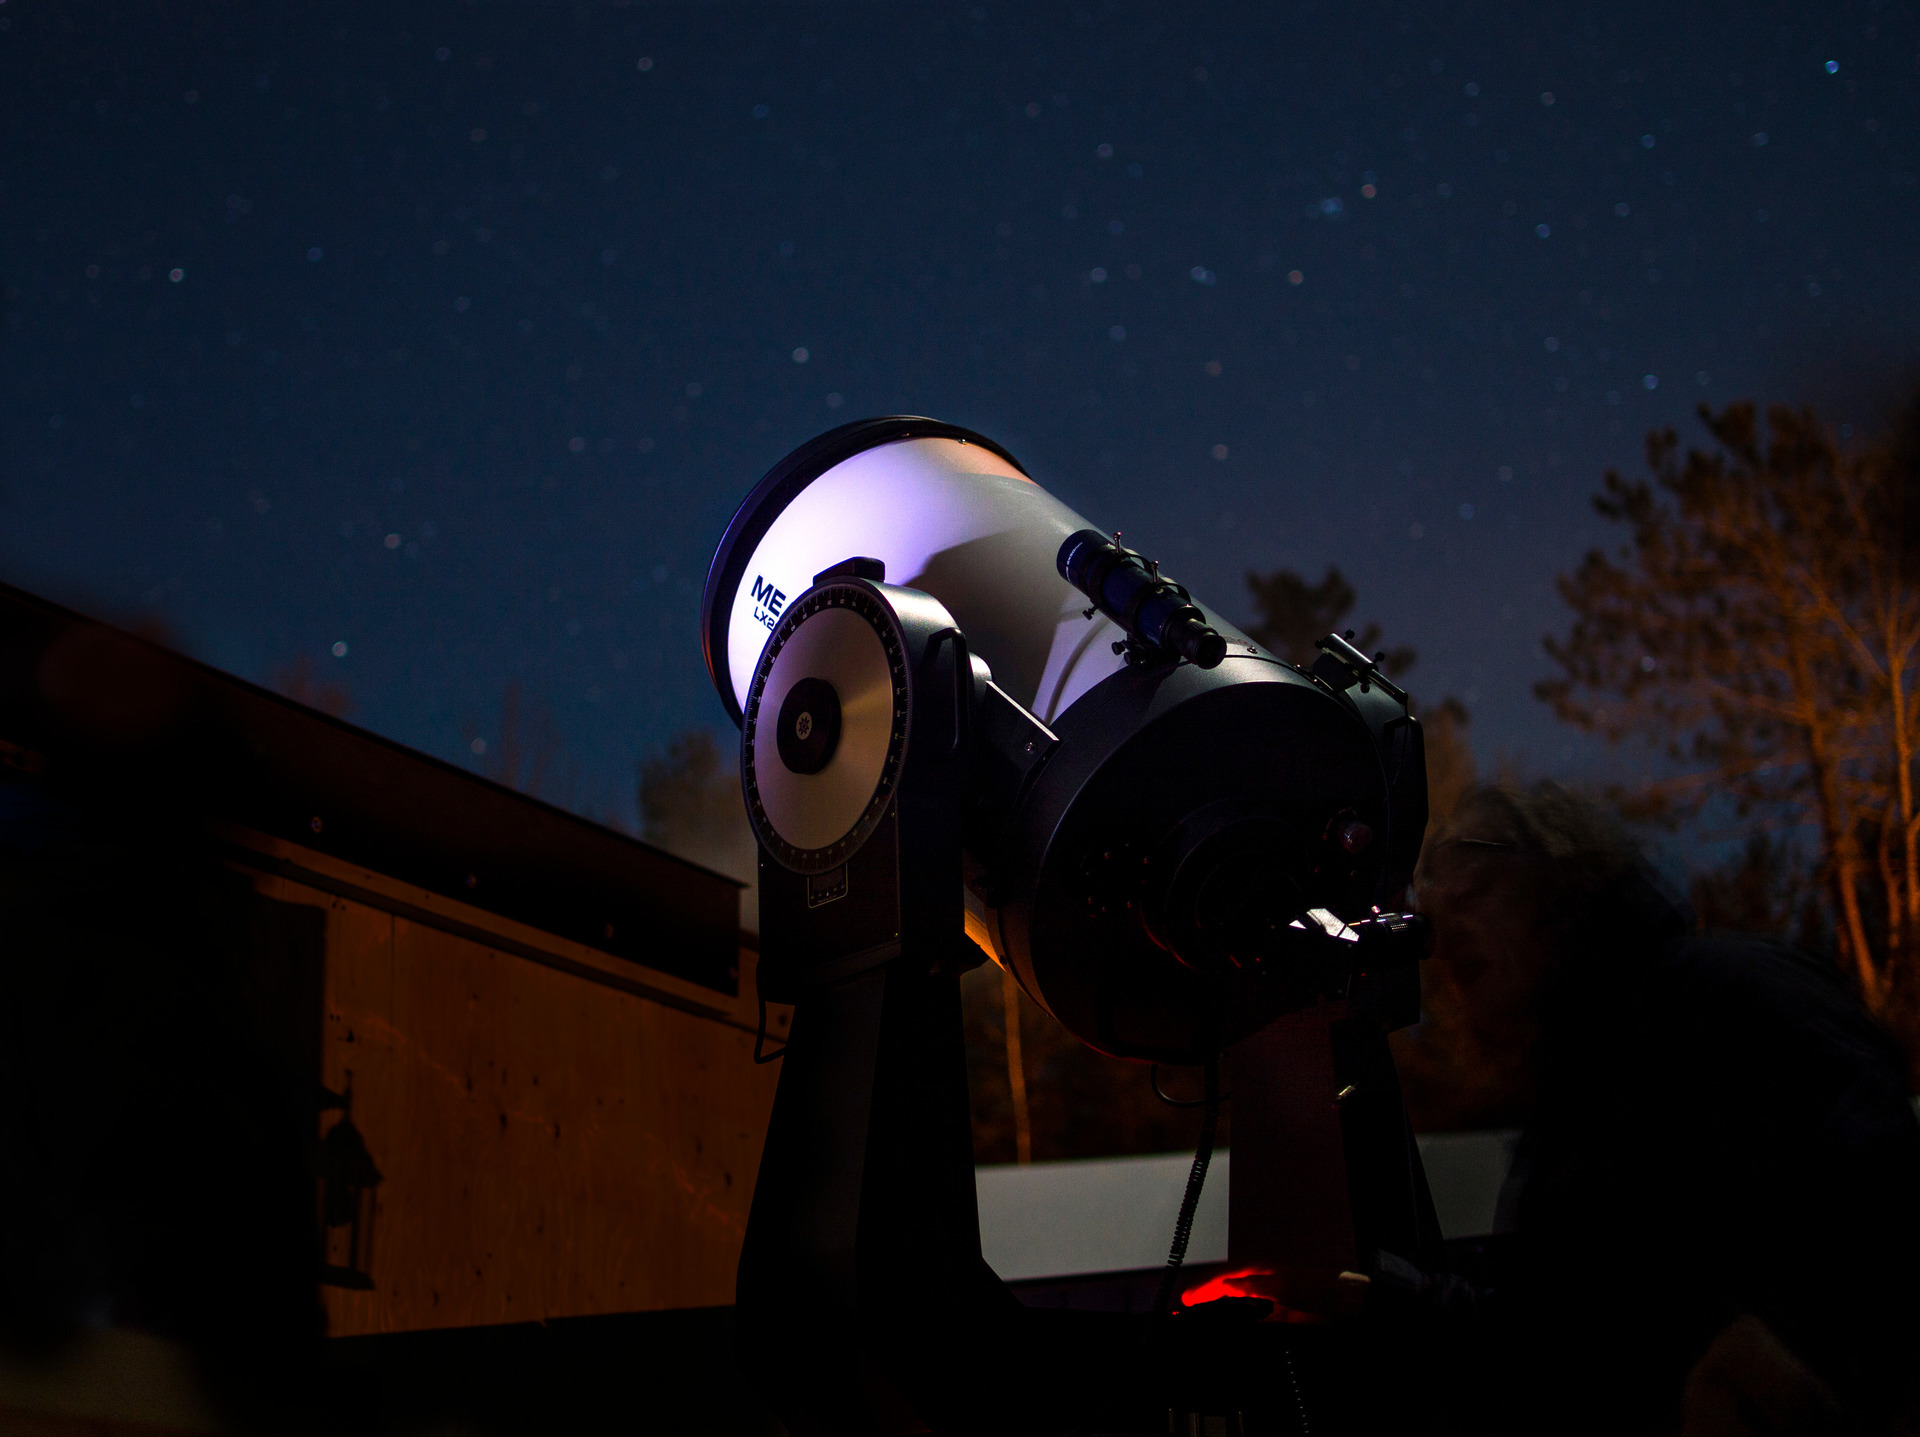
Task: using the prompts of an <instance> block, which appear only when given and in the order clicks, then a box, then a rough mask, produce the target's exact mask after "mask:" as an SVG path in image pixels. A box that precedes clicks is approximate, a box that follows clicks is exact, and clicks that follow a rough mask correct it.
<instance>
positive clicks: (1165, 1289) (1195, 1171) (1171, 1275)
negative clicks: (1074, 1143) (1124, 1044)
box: [1153, 1053, 1220, 1313]
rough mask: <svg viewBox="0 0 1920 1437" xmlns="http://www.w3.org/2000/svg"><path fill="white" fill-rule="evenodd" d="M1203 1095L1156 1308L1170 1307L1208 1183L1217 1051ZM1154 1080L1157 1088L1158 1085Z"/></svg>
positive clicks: (1215, 1120) (1216, 1118)
mask: <svg viewBox="0 0 1920 1437" xmlns="http://www.w3.org/2000/svg"><path fill="white" fill-rule="evenodd" d="M1202 1071H1203V1072H1204V1073H1205V1075H1206V1088H1205V1092H1206V1096H1205V1097H1204V1098H1202V1099H1201V1100H1200V1101H1201V1105H1202V1106H1203V1107H1204V1108H1205V1110H1206V1114H1205V1116H1204V1117H1202V1118H1201V1120H1200V1146H1199V1147H1198V1148H1197V1149H1196V1150H1195V1151H1194V1154H1193V1168H1192V1170H1191V1171H1190V1172H1189V1173H1188V1174H1187V1190H1186V1192H1185V1194H1183V1195H1182V1197H1181V1199H1180V1217H1179V1220H1178V1221H1176V1222H1175V1223H1174V1225H1173V1249H1172V1251H1170V1252H1169V1253H1168V1254H1167V1270H1166V1272H1165V1274H1164V1275H1162V1277H1161V1279H1160V1294H1159V1297H1158V1299H1157V1300H1156V1301H1155V1303H1154V1308H1153V1310H1154V1311H1155V1312H1160V1313H1166V1312H1171V1311H1172V1310H1173V1297H1174V1287H1175V1286H1176V1284H1177V1283H1178V1282H1179V1280H1180V1268H1181V1265H1182V1264H1183V1263H1185V1262H1186V1260H1187V1242H1188V1240H1189V1239H1191V1238H1192V1236H1193V1216H1194V1213H1195V1212H1197V1211H1198V1210H1199V1207H1200V1190H1201V1189H1202V1188H1203V1187H1205V1186H1206V1183H1207V1165H1208V1164H1209V1163H1211V1162H1212V1161H1213V1138H1214V1133H1215V1132H1216V1131H1217V1130H1218V1128H1219V1126H1220V1055H1219V1054H1218V1053H1209V1054H1208V1055H1207V1062H1206V1067H1205V1068H1204V1069H1203V1070H1202ZM1157 1086H1158V1085H1157V1084H1156V1088H1157Z"/></svg>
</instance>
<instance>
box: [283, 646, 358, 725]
mask: <svg viewBox="0 0 1920 1437" xmlns="http://www.w3.org/2000/svg"><path fill="white" fill-rule="evenodd" d="M272 684H273V687H274V688H275V689H276V690H277V691H279V692H280V693H282V694H285V695H286V696H287V697H288V698H290V699H292V700H293V701H294V702H295V703H297V704H305V705H306V706H307V707H308V708H310V709H319V710H320V712H321V713H323V714H331V715H333V717H335V718H337V719H343V718H345V717H346V716H347V715H348V714H350V713H352V712H353V694H352V692H351V691H350V690H349V689H348V687H347V685H346V682H345V681H344V680H340V679H323V678H321V677H320V676H319V675H318V674H316V673H315V672H314V669H313V660H312V659H311V658H309V657H308V656H307V655H306V654H302V655H300V657H299V658H297V659H295V660H294V661H293V662H292V663H291V664H289V665H288V666H287V667H286V668H284V669H278V670H276V671H275V672H274V674H273V678H272Z"/></svg>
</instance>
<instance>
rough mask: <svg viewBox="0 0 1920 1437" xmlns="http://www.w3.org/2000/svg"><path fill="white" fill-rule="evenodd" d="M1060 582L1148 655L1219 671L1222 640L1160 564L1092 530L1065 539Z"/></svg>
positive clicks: (1224, 649) (1223, 654)
mask: <svg viewBox="0 0 1920 1437" xmlns="http://www.w3.org/2000/svg"><path fill="white" fill-rule="evenodd" d="M1058 564H1059V568H1060V577H1061V578H1063V579H1065V580H1066V581H1067V582H1068V583H1069V584H1072V585H1073V586H1074V587H1075V588H1076V589H1078V590H1079V591H1080V592H1081V593H1083V594H1085V595H1086V596H1087V597H1088V598H1089V599H1091V600H1093V605H1094V607H1095V608H1096V609H1098V610H1099V611H1100V612H1101V613H1103V614H1105V615H1106V616H1107V617H1108V618H1109V619H1112V620H1113V621H1114V623H1116V624H1118V625H1119V626H1120V627H1121V628H1122V629H1124V630H1126V632H1127V636H1128V637H1129V638H1130V639H1131V640H1133V642H1134V643H1135V644H1137V645H1139V646H1140V647H1142V648H1144V649H1146V650H1148V651H1149V652H1150V653H1152V654H1157V655H1159V656H1162V657H1165V658H1167V659H1174V658H1181V659H1185V660H1186V661H1187V662H1188V663H1190V664H1194V665H1196V666H1197V667H1199V668H1203V669H1211V668H1216V667H1218V665H1219V663H1220V661H1221V660H1222V659H1224V658H1226V656H1227V641H1226V640H1225V639H1224V638H1222V637H1221V635H1220V631H1219V630H1218V629H1215V628H1214V627H1213V626H1212V625H1211V624H1209V623H1208V622H1207V619H1206V615H1205V614H1203V613H1201V612H1200V610H1199V608H1198V607H1197V606H1196V605H1195V604H1194V602H1193V598H1192V596H1191V595H1190V594H1188V593H1187V591H1186V589H1185V588H1184V587H1183V586H1181V585H1179V584H1176V583H1174V582H1173V580H1171V579H1169V578H1166V577H1165V576H1164V575H1162V574H1161V572H1160V566H1159V564H1158V563H1157V562H1156V561H1154V560H1152V559H1146V558H1143V557H1141V556H1140V555H1139V554H1138V553H1136V552H1134V551H1133V550H1132V549H1128V548H1125V547H1123V546H1122V545H1121V544H1120V543H1119V542H1118V541H1117V539H1109V538H1108V537H1107V536H1106V535H1104V534H1101V533H1097V532H1096V531H1094V530H1092V529H1082V530H1080V531H1079V532H1078V533H1077V534H1070V535H1068V536H1067V541H1066V542H1065V543H1064V544H1062V545H1061V546H1060V555H1059V559H1058Z"/></svg>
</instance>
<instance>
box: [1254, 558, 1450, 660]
mask: <svg viewBox="0 0 1920 1437" xmlns="http://www.w3.org/2000/svg"><path fill="white" fill-rule="evenodd" d="M1247 589H1248V591H1249V592H1250V593H1251V594H1252V595H1253V605H1254V608H1255V609H1257V610H1258V611H1259V614H1260V617H1259V618H1258V619H1257V620H1256V621H1255V622H1254V623H1252V624H1251V625H1249V626H1248V628H1247V636H1248V637H1249V638H1251V639H1252V640H1253V641H1254V642H1255V643H1257V644H1260V645H1262V646H1263V647H1264V648H1266V649H1267V651H1268V652H1269V653H1272V654H1274V655H1276V656H1277V657H1279V658H1283V659H1285V660H1286V661H1287V662H1288V663H1291V664H1298V665H1300V666H1301V667H1302V668H1311V667H1312V666H1313V661H1314V660H1315V659H1316V658H1318V657H1319V656H1320V654H1319V650H1318V649H1316V648H1314V642H1315V641H1316V640H1318V639H1323V638H1325V637H1326V636H1327V635H1328V634H1331V633H1345V634H1346V636H1347V637H1348V638H1351V639H1352V640H1353V642H1354V643H1355V644H1357V645H1358V646H1359V647H1360V648H1362V649H1364V650H1366V651H1367V652H1368V653H1374V652H1376V651H1375V648H1374V645H1376V644H1378V643H1379V642H1380V626H1379V625H1378V624H1368V625H1367V626H1366V628H1365V629H1362V630H1359V631H1355V630H1352V629H1347V628H1344V627H1343V625H1344V623H1345V620H1346V617H1347V615H1348V614H1350V613H1352V612H1353V604H1354V599H1355V597H1356V596H1355V594H1354V592H1353V585H1352V584H1349V583H1348V582H1347V581H1346V579H1345V577H1343V576H1342V575H1341V573H1340V571H1339V570H1338V569H1336V568H1333V567H1332V566H1331V565H1329V566H1328V568H1327V573H1326V577H1325V578H1323V579H1321V580H1320V582H1319V583H1317V584H1309V583H1308V582H1307V581H1306V580H1305V579H1303V578H1301V577H1300V575H1298V574H1296V573H1295V572H1294V571H1293V570H1291V569H1275V570H1274V571H1273V572H1272V573H1271V574H1256V573H1254V572H1253V571H1252V570H1248V572H1247ZM1418 657H1419V655H1418V654H1417V653H1416V652H1415V650H1413V649H1411V648H1408V647H1406V646H1405V645H1402V646H1401V647H1400V648H1397V649H1388V650H1386V651H1385V652H1384V653H1383V654H1381V656H1380V660H1379V662H1380V667H1381V669H1382V670H1383V671H1384V672H1385V673H1386V675H1387V676H1388V677H1389V678H1397V677H1398V676H1399V675H1401V674H1403V673H1405V672H1406V671H1407V670H1408V669H1410V668H1412V667H1413V664H1414V660H1415V659H1416V658H1418Z"/></svg>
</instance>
